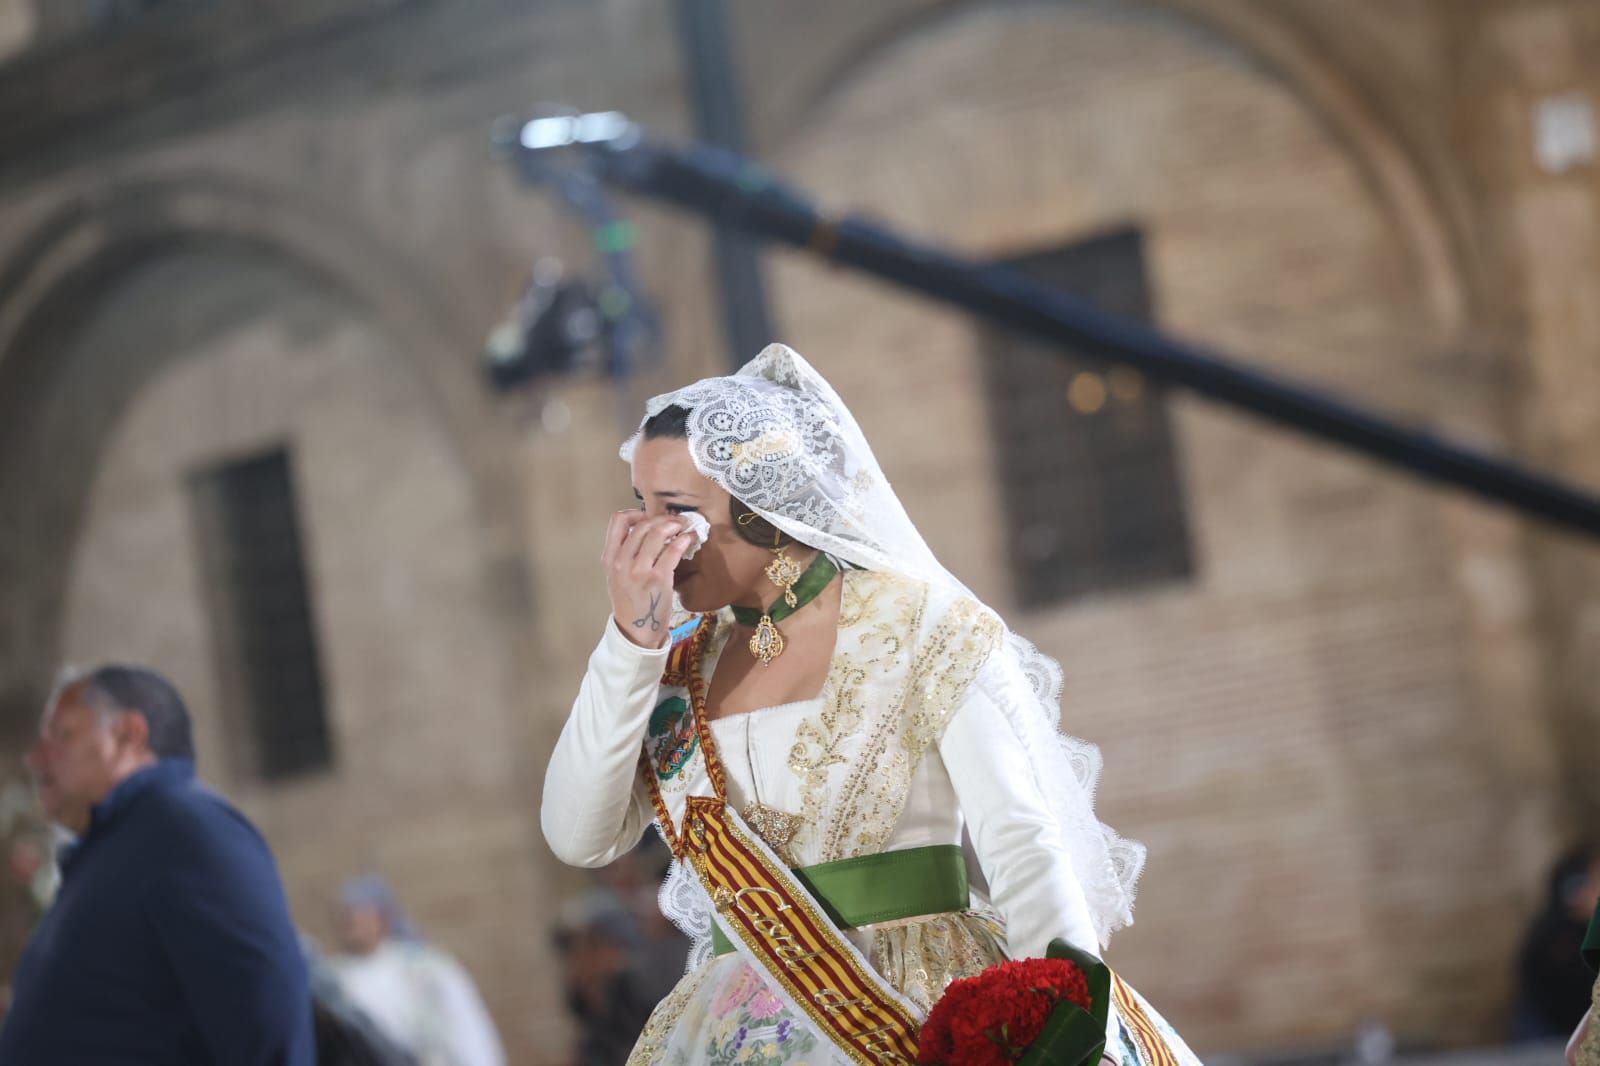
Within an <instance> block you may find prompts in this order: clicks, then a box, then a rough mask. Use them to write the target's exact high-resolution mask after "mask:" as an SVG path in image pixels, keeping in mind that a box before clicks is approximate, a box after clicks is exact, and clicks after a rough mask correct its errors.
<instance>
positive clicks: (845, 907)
mask: <svg viewBox="0 0 1600 1066" xmlns="http://www.w3.org/2000/svg"><path fill="white" fill-rule="evenodd" d="M794 875H795V877H796V879H798V880H799V881H800V883H801V884H803V885H804V886H805V887H806V890H807V891H808V892H810V893H811V895H812V897H813V898H815V899H816V901H817V902H818V903H820V904H821V905H822V909H823V910H824V911H826V912H827V914H828V918H829V920H830V921H832V922H833V924H834V925H835V926H837V927H838V928H840V929H858V928H860V927H861V926H864V925H875V924H877V923H878V922H892V921H896V920H898V919H901V918H917V917H921V916H922V915H924V914H945V913H947V912H949V911H963V910H966V909H967V907H968V905H969V903H970V897H969V895H968V892H967V862H966V858H965V857H964V856H963V855H962V853H961V849H960V848H959V847H957V846H956V845H954V844H934V845H931V846H929V847H925V848H909V849H907V850H905V851H885V852H881V853H880V854H877V855H862V856H860V857H858V858H854V859H840V860H839V861H838V862H824V863H818V864H817V865H815V866H802V867H799V868H797V869H796V870H795V871H794ZM711 945H712V950H713V951H714V952H715V953H716V954H718V955H727V954H730V953H731V952H732V951H733V950H734V947H733V942H732V941H731V940H729V939H728V937H727V934H726V933H724V932H723V931H722V927H721V926H720V925H718V924H717V923H715V922H713V923H712V924H711Z"/></svg>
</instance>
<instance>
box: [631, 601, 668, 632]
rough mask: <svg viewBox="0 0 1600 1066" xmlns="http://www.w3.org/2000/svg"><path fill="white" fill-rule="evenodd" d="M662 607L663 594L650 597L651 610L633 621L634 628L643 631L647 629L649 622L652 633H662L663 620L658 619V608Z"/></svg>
mask: <svg viewBox="0 0 1600 1066" xmlns="http://www.w3.org/2000/svg"><path fill="white" fill-rule="evenodd" d="M660 606H661V593H659V592H657V593H654V594H653V595H652V596H651V597H650V610H648V611H646V612H645V613H644V614H642V615H640V616H639V617H638V618H635V619H634V620H633V628H635V629H643V628H644V627H645V623H646V622H648V623H649V624H650V632H652V633H659V632H661V619H659V618H657V617H656V608H658V607H660Z"/></svg>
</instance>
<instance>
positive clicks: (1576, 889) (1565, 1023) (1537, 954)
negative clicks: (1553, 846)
mask: <svg viewBox="0 0 1600 1066" xmlns="http://www.w3.org/2000/svg"><path fill="white" fill-rule="evenodd" d="M1597 902H1600V857H1597V856H1596V855H1595V853H1594V851H1592V850H1591V849H1590V848H1588V847H1578V848H1574V849H1572V850H1570V851H1568V852H1567V853H1566V854H1565V855H1563V856H1562V857H1561V859H1560V860H1559V861H1558V862H1557V863H1556V865H1555V868H1554V869H1553V870H1552V871H1551V873H1550V886H1549V891H1548V893H1547V894H1546V896H1545V901H1544V906H1543V907H1542V908H1541V909H1540V911H1539V913H1538V914H1536V915H1535V916H1534V918H1533V921H1532V922H1531V923H1529V925H1528V930H1527V932H1526V933H1525V934H1524V936H1523V938H1522V948H1521V951H1520V953H1519V954H1518V956H1517V1002H1516V1009H1515V1013H1514V1014H1513V1018H1512V1036H1513V1038H1514V1039H1516V1040H1549V1039H1552V1038H1555V1037H1561V1038H1565V1037H1567V1036H1568V1035H1569V1034H1571V1033H1572V1031H1573V1029H1574V1027H1575V1026H1576V1025H1577V1024H1578V1022H1579V1021H1580V1020H1581V1019H1582V1018H1583V1015H1584V1013H1585V1012H1586V1011H1587V1010H1588V1009H1589V1003H1590V999H1591V995H1592V991H1593V987H1594V973H1593V972H1592V971H1591V970H1590V969H1589V966H1588V964H1587V963H1585V961H1584V958H1583V953H1582V952H1583V941H1584V934H1585V933H1587V932H1588V929H1589V919H1590V918H1591V917H1592V916H1593V914H1594V911H1595V905H1596V903H1597Z"/></svg>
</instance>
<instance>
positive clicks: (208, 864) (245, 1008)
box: [0, 666, 314, 1066]
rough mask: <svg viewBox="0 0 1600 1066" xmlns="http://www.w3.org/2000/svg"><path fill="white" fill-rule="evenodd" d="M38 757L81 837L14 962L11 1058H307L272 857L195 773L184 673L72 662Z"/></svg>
mask: <svg viewBox="0 0 1600 1066" xmlns="http://www.w3.org/2000/svg"><path fill="white" fill-rule="evenodd" d="M27 762H28V768H29V769H30V770H31V771H32V772H33V774H34V777H35V780H36V781H37V783H38V789H39V799H40V801H41V803H42V805H43V807H44V809H45V811H46V813H47V814H48V815H49V816H50V818H51V819H53V820H54V821H56V822H57V823H59V824H60V825H62V826H63V827H64V828H66V829H67V830H68V831H70V832H71V833H72V834H73V835H74V837H75V838H76V840H75V842H74V843H73V844H72V845H71V846H70V847H68V848H66V849H65V850H64V851H63V852H62V853H61V854H60V856H59V859H60V865H61V875H62V883H61V887H60V890H59V891H58V892H57V894H56V898H55V901H54V902H53V903H52V905H51V907H50V909H49V910H48V911H46V912H45V914H44V917H43V919H42V920H41V921H40V923H39V925H38V926H37V928H35V930H34V932H33V936H32V938H31V939H30V941H29V943H28V947H27V949H26V950H25V951H24V953H23V957H22V961H21V964H20V965H19V966H18V968H17V975H16V987H15V992H14V998H13V1000H12V1003H11V1009H10V1011H9V1013H8V1014H7V1015H6V1020H5V1025H4V1028H0V1062H5V1063H17V1064H18V1066H21V1064H23V1063H28V1064H33V1063H38V1064H40V1066H43V1064H46V1063H68V1062H84V1063H88V1062H126V1063H151V1064H155V1063H163V1064H167V1063H170V1064H174V1066H176V1064H188V1063H192V1064H194V1066H219V1064H222V1063H227V1064H229V1066H233V1064H238V1066H250V1064H259V1066H312V1063H313V1062H314V1058H313V1052H312V1036H311V1001H310V996H309V993H308V990H307V983H306V968H305V963H304V961H303V960H302V958H301V954H300V949H299V945H298V943H297V941H296V937H295V933H294V928H293V926H292V925H291V923H290V921H289V910H288V906H287V903H286V902H285V900H284V895H283V888H282V886H281V885H280V884H279V881H278V871H277V867H276V864H275V863H274V862H273V858H272V853H271V852H270V851H269V850H268V848H267V845H266V842H265V841H263V840H262V839H261V836H260V834H259V833H257V832H256V830H255V827H254V826H252V825H251V824H250V823H249V822H248V821H246V820H245V819H244V817H243V816H242V815H240V814H239V812H238V811H236V810H234V808H233V807H232V806H230V805H229V804H228V802H227V801H226V800H224V799H222V798H221V797H220V796H218V795H217V794H216V793H214V792H212V791H210V790H209V789H206V788H204V787H203V786H201V785H200V784H198V783H197V782H196V780H195V776H194V774H195V770H194V745H193V742H192V740H191V732H190V725H189V714H188V711H187V709H186V708H185V707H184V705H183V700H182V698H181V697H180V696H179V695H178V692H177V690H176V689H175V688H173V686H172V685H171V684H170V683H169V682H168V681H167V680H166V679H165V678H163V677H161V676H160V675H159V674H156V673H155V672H154V671H151V670H146V669H142V668H139V667H130V666H102V667H100V668H98V669H96V670H93V671H91V672H89V673H87V674H84V675H81V676H76V677H72V678H69V679H68V680H67V681H66V682H65V683H64V684H62V685H61V686H60V687H59V688H58V689H57V691H56V692H55V694H54V695H53V696H52V697H51V698H50V700H49V702H48V703H47V705H46V708H45V713H44V720H43V722H42V724H41V726H40V730H39V739H38V740H37V741H36V742H35V743H34V746H33V748H32V749H31V750H30V751H29V753H28V759H27Z"/></svg>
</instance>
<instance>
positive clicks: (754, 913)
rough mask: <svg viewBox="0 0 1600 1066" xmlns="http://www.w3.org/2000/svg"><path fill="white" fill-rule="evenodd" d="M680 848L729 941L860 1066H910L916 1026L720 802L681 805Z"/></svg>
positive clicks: (706, 799) (697, 800) (914, 1051)
mask: <svg viewBox="0 0 1600 1066" xmlns="http://www.w3.org/2000/svg"><path fill="white" fill-rule="evenodd" d="M685 821H686V823H687V824H686V826H685V830H686V831H685V833H684V835H683V843H684V844H685V846H686V847H685V850H686V852H687V854H688V858H689V861H690V863H691V865H692V866H693V868H694V870H695V873H697V874H698V875H699V877H700V881H701V883H702V884H703V885H704V886H705V889H706V892H707V894H708V895H710V897H711V901H712V903H713V905H715V907H716V909H717V916H718V919H719V920H720V921H721V923H722V925H723V926H724V928H726V929H727V930H728V932H729V934H730V936H732V937H734V938H735V939H737V940H739V941H740V942H742V943H743V944H744V945H745V947H746V948H748V949H749V951H750V953H751V954H753V955H754V956H755V957H756V958H757V959H758V960H759V961H760V962H761V964H762V967H763V968H764V969H765V970H766V972H767V976H769V977H770V978H771V979H772V980H774V981H776V982H778V983H779V984H781V985H782V986H783V990H784V991H785V992H786V993H788V998H789V999H790V1001H791V1002H793V1003H794V1004H796V1005H797V1006H799V1007H800V1008H801V1009H802V1010H804V1011H805V1012H806V1014H807V1016H808V1017H810V1019H811V1021H812V1023H813V1024H815V1025H816V1026H817V1028H818V1029H819V1030H820V1031H821V1032H822V1033H824V1034H825V1035H826V1036H827V1037H828V1038H829V1039H831V1040H832V1041H833V1042H834V1043H836V1044H837V1045H838V1046H839V1047H840V1049H842V1050H843V1051H845V1052H846V1053H847V1054H849V1056H850V1059H851V1061H852V1062H856V1063H859V1064H860V1066H889V1064H904V1066H909V1064H911V1063H914V1062H916V1061H917V1036H918V1033H919V1031H920V1028H921V1027H920V1026H919V1025H918V1023H917V1021H916V1020H915V1019H914V1018H913V1017H912V1016H911V1014H910V1012H909V1011H907V1009H906V1008H905V1007H904V1006H903V1005H902V1004H901V1003H900V1002H899V1001H898V1000H897V999H896V998H895V997H894V996H893V995H892V994H891V993H890V992H889V991H888V990H887V989H886V988H885V987H884V986H883V985H882V983H881V980H882V979H881V978H879V977H878V976H877V975H876V974H875V973H873V972H872V970H871V969H870V968H869V967H868V966H867V964H866V962H865V960H863V959H862V958H861V955H860V953H859V952H857V951H856V950H855V949H854V947H853V946H851V945H850V944H849V943H848V942H846V941H845V940H844V939H843V937H842V936H841V935H840V933H839V931H838V930H837V929H836V928H834V926H833V925H832V923H830V922H829V921H828V917H827V915H825V914H824V913H822V910H821V908H820V907H818V906H817V904H816V903H815V901H813V900H812V899H811V898H810V897H809V895H808V894H807V893H806V892H805V890H804V888H802V887H801V886H800V885H799V884H798V882H796V881H795V880H794V878H793V876H792V875H791V874H790V873H789V871H788V869H787V868H786V867H784V866H783V865H782V864H781V863H780V862H778V861H777V857H776V856H774V855H772V854H771V853H770V852H768V851H767V850H766V848H764V847H763V846H762V845H761V844H760V843H759V842H757V841H756V840H755V839H754V837H753V836H752V835H751V834H749V833H747V832H746V831H745V830H744V828H743V826H741V825H740V824H739V822H738V820H737V818H736V817H734V816H732V814H731V812H730V811H729V810H728V808H727V806H726V805H725V804H724V803H723V802H722V801H721V800H718V799H713V798H710V797H701V796H696V797H693V798H691V799H690V800H689V810H688V816H687V818H686V819H685Z"/></svg>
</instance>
